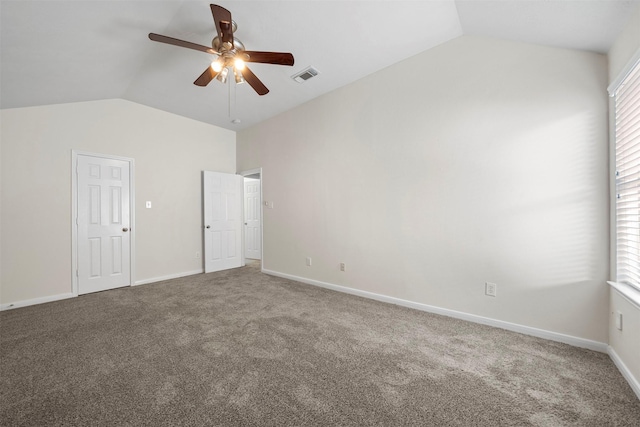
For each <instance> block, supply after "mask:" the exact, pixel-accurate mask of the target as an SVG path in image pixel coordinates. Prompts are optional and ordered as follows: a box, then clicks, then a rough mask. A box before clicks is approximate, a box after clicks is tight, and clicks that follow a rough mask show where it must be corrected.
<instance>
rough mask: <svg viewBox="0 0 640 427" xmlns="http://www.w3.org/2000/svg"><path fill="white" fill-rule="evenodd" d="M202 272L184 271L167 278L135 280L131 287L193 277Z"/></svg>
mask: <svg viewBox="0 0 640 427" xmlns="http://www.w3.org/2000/svg"><path fill="white" fill-rule="evenodd" d="M202 273H204V270H202V269H200V270H192V271H185V272H183V273H176V274H169V275H167V276H161V277H152V278H150V279H143V280H136V281H135V283H134V284H133V286H138V285H147V284H149V283H155V282H162V281H163V280H171V279H178V278H180V277H186V276H193V275H194V274H202Z"/></svg>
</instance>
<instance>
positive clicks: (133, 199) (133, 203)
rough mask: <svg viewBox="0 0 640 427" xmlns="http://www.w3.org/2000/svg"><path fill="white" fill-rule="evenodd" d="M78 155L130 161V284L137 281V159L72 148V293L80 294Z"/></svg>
mask: <svg viewBox="0 0 640 427" xmlns="http://www.w3.org/2000/svg"><path fill="white" fill-rule="evenodd" d="M78 156H91V157H99V158H102V159H110V160H122V161H125V162H128V163H129V198H130V203H129V210H130V213H129V214H130V220H131V225H130V229H131V230H130V231H131V237H130V241H129V244H130V253H129V259H130V263H129V272H130V274H129V285H128V286H131V285H132V284H133V283H135V265H136V251H135V248H136V217H135V212H136V194H135V188H136V187H135V176H134V172H135V160H134V159H132V158H130V157H122V156H113V155H110V154H103V153H91V152H88V151H80V150H71V293H72V294H73V296H74V297H77V296H78V274H77V271H78V173H77V165H78Z"/></svg>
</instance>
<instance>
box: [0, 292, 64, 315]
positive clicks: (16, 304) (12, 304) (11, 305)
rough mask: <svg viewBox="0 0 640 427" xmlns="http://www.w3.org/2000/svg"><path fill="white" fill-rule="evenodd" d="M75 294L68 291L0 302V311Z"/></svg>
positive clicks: (57, 299)
mask: <svg viewBox="0 0 640 427" xmlns="http://www.w3.org/2000/svg"><path fill="white" fill-rule="evenodd" d="M76 296H77V295H74V294H73V293H71V292H69V293H68V294H59V295H51V296H48V297H40V298H34V299H29V300H24V301H16V302H10V303H8V304H0V311H4V310H11V309H14V308H20V307H28V306H30V305H36V304H44V303H45V302H53V301H59V300H62V299H67V298H73V297H76Z"/></svg>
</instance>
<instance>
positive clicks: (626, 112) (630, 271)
mask: <svg viewBox="0 0 640 427" xmlns="http://www.w3.org/2000/svg"><path fill="white" fill-rule="evenodd" d="M615 122H616V124H615V126H616V147H615V153H616V240H617V244H616V250H617V257H616V258H617V266H616V267H617V268H616V270H617V274H616V276H617V277H616V281H617V282H619V283H626V284H629V285H631V286H634V287H636V288H638V289H640V63H637V64H636V65H635V66H634V67H633V69H632V71H631V72H630V73H629V74H627V76H626V77H625V78H624V80H623V81H622V83H621V84H620V86H619V87H618V89H617V91H616V94H615Z"/></svg>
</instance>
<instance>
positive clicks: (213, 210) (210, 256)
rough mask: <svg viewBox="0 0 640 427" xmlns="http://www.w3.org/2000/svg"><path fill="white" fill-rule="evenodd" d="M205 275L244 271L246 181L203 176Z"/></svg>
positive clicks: (222, 175) (226, 176)
mask: <svg viewBox="0 0 640 427" xmlns="http://www.w3.org/2000/svg"><path fill="white" fill-rule="evenodd" d="M202 184H203V207H204V213H203V216H204V229H203V230H204V272H205V273H211V272H213V271H220V270H227V269H229V268H236V267H241V266H242V265H243V263H244V259H243V256H242V177H241V176H240V175H232V174H228V173H221V172H209V171H203V172H202Z"/></svg>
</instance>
